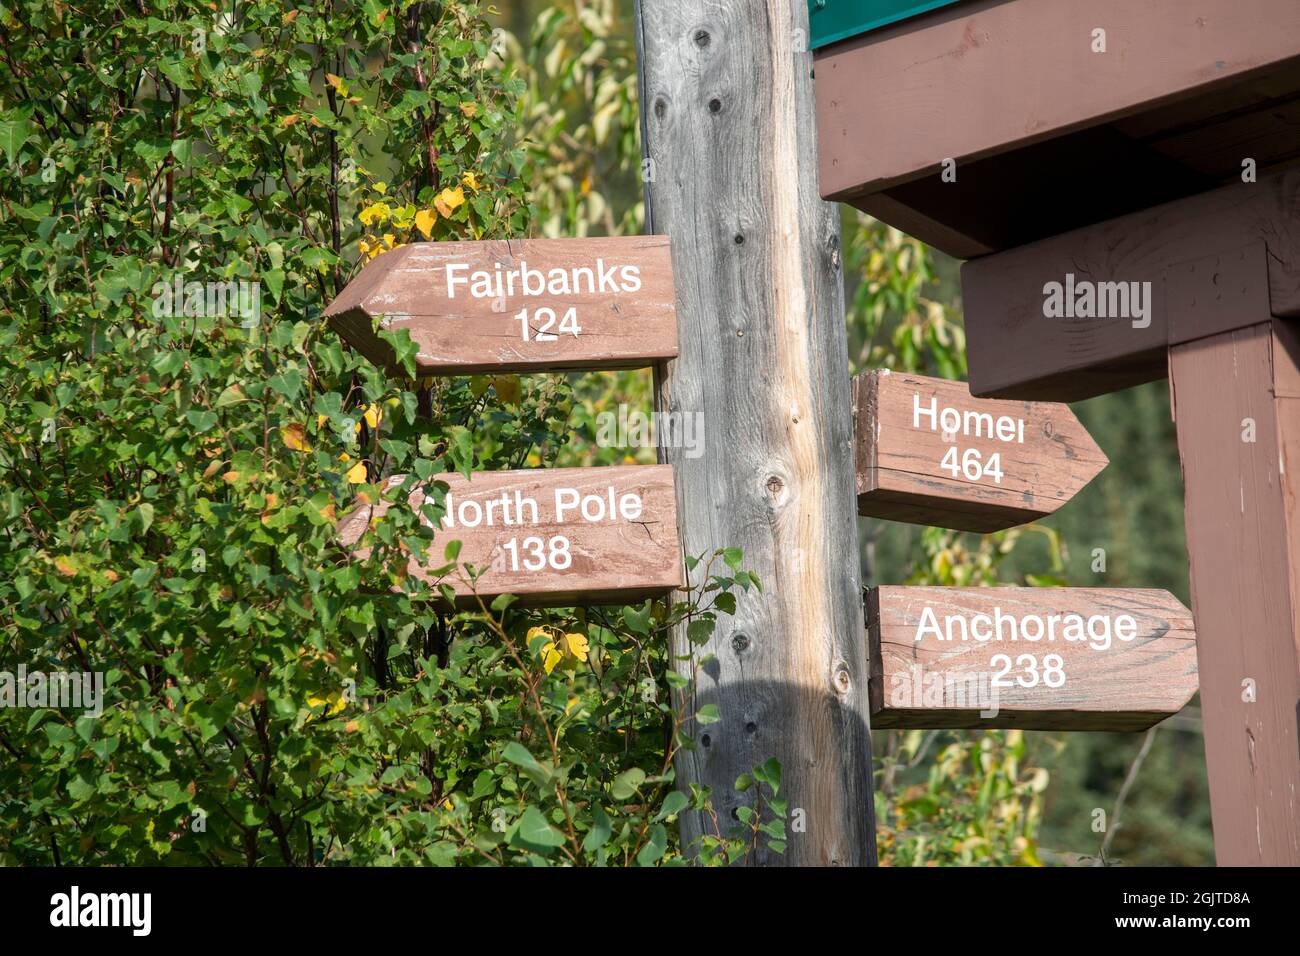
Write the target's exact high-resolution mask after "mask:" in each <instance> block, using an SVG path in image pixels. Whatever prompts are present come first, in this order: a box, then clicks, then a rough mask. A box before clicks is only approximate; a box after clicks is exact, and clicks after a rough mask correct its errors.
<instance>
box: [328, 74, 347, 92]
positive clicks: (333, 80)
mask: <svg viewBox="0 0 1300 956" xmlns="http://www.w3.org/2000/svg"><path fill="white" fill-rule="evenodd" d="M325 82H326V83H328V84H329V85H330V86H332V87H334V89H336V90H337V89H340V88H341V87H342V86H343V78H342V77H339V76H335V75H334V74H333V73H326V74H325Z"/></svg>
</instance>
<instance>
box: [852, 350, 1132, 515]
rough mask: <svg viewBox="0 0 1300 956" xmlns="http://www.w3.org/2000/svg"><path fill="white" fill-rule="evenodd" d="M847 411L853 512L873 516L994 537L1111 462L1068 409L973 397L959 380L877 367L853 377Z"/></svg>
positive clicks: (1047, 508) (1053, 505)
mask: <svg viewBox="0 0 1300 956" xmlns="http://www.w3.org/2000/svg"><path fill="white" fill-rule="evenodd" d="M853 409H854V415H855V423H856V424H855V427H854V432H855V445H856V460H857V467H856V473H857V492H858V513H859V514H861V515H867V516H869V517H873V518H884V519H886V520H890V521H907V522H911V523H913V524H925V525H936V526H938V527H941V528H953V529H956V530H958V531H976V532H981V533H988V532H991V531H1000V530H1002V529H1004V528H1010V527H1014V526H1015V525H1018V524H1025V523H1027V522H1030V521H1035V520H1037V519H1038V518H1041V517H1044V516H1045V515H1049V514H1051V513H1052V512H1054V511H1056V509H1057V508H1059V507H1060V506H1061V505H1063V504H1065V502H1067V501H1069V500H1070V499H1071V498H1073V497H1074V496H1075V495H1076V494H1078V492H1079V491H1081V490H1082V489H1083V487H1084V486H1085V485H1086V484H1087V483H1088V482H1090V481H1091V480H1092V479H1093V478H1094V477H1096V475H1097V474H1098V473H1099V472H1100V471H1101V470H1102V469H1103V468H1105V467H1106V463H1107V459H1106V456H1105V455H1104V454H1102V451H1101V449H1100V448H1098V447H1097V443H1096V442H1094V441H1093V440H1092V436H1091V435H1089V434H1088V432H1087V431H1086V430H1085V429H1084V427H1083V425H1082V424H1080V423H1079V420H1078V419H1077V418H1076V417H1075V416H1074V413H1073V412H1072V411H1070V409H1069V407H1068V406H1066V405H1059V404H1055V403H1052V402H1005V401H993V400H990V399H978V398H972V397H971V394H970V389H969V388H967V386H966V384H965V383H963V382H952V381H947V380H945V379H939V378H930V377H927V376H924V375H912V374H909V373H906V372H890V371H889V370H888V369H875V370H871V371H867V372H863V373H862V374H860V375H858V376H857V377H856V378H854V380H853ZM950 426H951V427H952V429H953V430H952V431H951V433H949V432H948V431H947V430H946V429H948V428H949V427H950ZM953 449H955V454H954V452H953ZM968 454H970V455H971V462H972V467H970V468H967V467H965V465H964V463H965V462H966V459H967V455H968ZM949 456H952V464H951V466H950V467H944V465H943V463H944V462H945V461H946V460H948V457H949ZM975 456H978V461H977V462H976V460H975ZM972 474H974V475H976V477H975V478H974V479H972V478H971V477H970V475H972Z"/></svg>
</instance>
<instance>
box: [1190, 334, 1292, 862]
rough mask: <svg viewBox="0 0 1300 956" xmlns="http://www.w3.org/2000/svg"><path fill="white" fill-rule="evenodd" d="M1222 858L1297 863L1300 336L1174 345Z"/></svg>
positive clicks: (1218, 338)
mask: <svg viewBox="0 0 1300 956" xmlns="http://www.w3.org/2000/svg"><path fill="white" fill-rule="evenodd" d="M1169 367H1170V375H1171V378H1172V394H1173V404H1174V417H1175V421H1176V422H1177V428H1178V448H1179V453H1180V456H1181V458H1182V466H1183V480H1184V484H1185V488H1186V499H1185V507H1186V520H1187V547H1188V551H1189V552H1190V555H1191V577H1192V607H1193V609H1194V613H1195V619H1196V632H1197V653H1198V658H1199V669H1200V686H1201V713H1202V715H1203V718H1204V722H1205V754H1206V761H1207V765H1208V770H1209V783H1210V804H1211V811H1212V815H1213V824H1214V845H1215V852H1216V855H1217V859H1218V863H1219V864H1220V865H1228V866H1238V865H1289V866H1296V865H1300V730H1298V728H1297V721H1300V600H1298V599H1297V595H1298V594H1300V504H1298V503H1297V494H1298V493H1300V334H1298V333H1297V331H1296V328H1295V327H1294V326H1293V325H1291V324H1289V323H1286V322H1277V321H1273V322H1264V323H1260V324H1258V325H1253V326H1250V327H1248V328H1241V329H1234V330H1231V331H1226V332H1221V333H1219V334H1217V335H1213V336H1210V337H1208V338H1203V339H1199V340H1197V341H1193V342H1188V343H1184V344H1180V345H1175V346H1174V347H1172V348H1171V349H1170V350H1169Z"/></svg>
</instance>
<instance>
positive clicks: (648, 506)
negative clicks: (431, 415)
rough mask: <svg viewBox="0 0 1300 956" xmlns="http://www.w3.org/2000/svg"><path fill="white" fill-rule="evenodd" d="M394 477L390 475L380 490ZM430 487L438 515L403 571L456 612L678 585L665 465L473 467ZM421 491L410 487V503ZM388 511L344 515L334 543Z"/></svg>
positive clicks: (598, 599)
mask: <svg viewBox="0 0 1300 956" xmlns="http://www.w3.org/2000/svg"><path fill="white" fill-rule="evenodd" d="M404 478H405V476H403V475H394V476H393V477H391V478H388V479H387V480H386V482H385V487H386V488H391V487H393V486H394V485H398V484H401V483H402V481H403V480H404ZM437 481H438V482H440V483H443V484H445V485H446V486H447V492H446V494H447V498H446V499H445V501H446V516H445V517H444V518H443V520H442V525H441V527H439V528H437V529H436V537H435V540H434V543H433V547H432V550H431V551H430V553H429V554H428V555H425V556H424V557H423V565H424V566H423V567H421V566H420V563H419V562H416V561H415V560H414V559H413V560H412V561H411V563H410V573H411V574H412V575H413V576H415V577H418V578H422V579H424V580H425V581H428V582H429V583H431V584H435V585H436V584H447V585H449V586H450V587H451V588H452V589H453V590H454V591H455V593H456V596H457V602H458V604H459V605H460V606H463V607H470V608H477V607H478V599H479V598H482V599H483V602H484V603H485V604H488V603H491V601H492V599H493V598H494V597H496V596H497V595H499V594H513V595H516V596H517V597H518V598H519V603H520V604H521V605H523V606H538V605H550V606H569V605H573V604H611V603H627V602H632V601H639V600H642V599H644V598H647V597H658V596H660V595H663V594H666V593H667V592H669V591H671V590H673V589H674V588H679V587H681V586H682V585H683V584H684V583H685V582H684V581H683V579H682V572H683V566H682V555H681V546H680V544H679V541H678V535H677V499H676V495H675V494H674V492H673V470H672V466H670V465H632V466H619V467H613V468H547V469H536V470H525V471H483V472H475V473H474V474H473V475H472V476H471V477H470V478H469V479H468V480H467V479H466V478H465V477H464V476H462V475H458V474H445V475H440V476H438V478H437ZM431 493H432V490H431V489H428V488H426V487H423V486H421V487H416V488H415V489H414V490H412V491H411V493H410V495H409V498H408V500H409V503H410V505H411V507H413V508H416V509H419V508H420V507H422V506H423V505H424V503H425V501H426V499H427V497H428V496H429V495H430V494H431ZM388 509H389V503H388V502H387V501H383V500H380V501H378V502H376V503H375V504H372V505H362V506H361V507H359V508H357V509H355V510H354V511H352V512H351V513H350V514H348V515H347V516H345V517H344V518H343V519H342V520H341V521H340V522H339V525H338V533H339V538H340V540H341V541H342V543H343V544H344V545H345V546H347V547H353V546H355V545H357V544H358V542H359V541H360V540H361V537H362V535H363V534H364V533H365V531H366V528H367V526H368V525H370V524H371V523H373V522H377V521H381V520H383V517H384V514H385V513H386V512H387V511H388ZM451 541H460V542H461V548H460V553H459V554H458V555H457V556H456V559H455V561H454V562H448V561H447V560H446V559H445V558H444V554H445V549H446V546H447V544H448V543H449V542H451ZM354 553H356V554H357V555H358V556H364V555H365V554H367V553H368V549H365V548H356V550H355V552H354ZM467 566H468V567H467ZM471 569H472V570H471ZM431 571H443V573H441V574H433V573H431ZM476 595H477V597H476Z"/></svg>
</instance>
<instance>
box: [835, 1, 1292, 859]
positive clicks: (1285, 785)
mask: <svg viewBox="0 0 1300 956" xmlns="http://www.w3.org/2000/svg"><path fill="white" fill-rule="evenodd" d="M816 76H817V81H816V87H817V104H818V124H819V129H818V141H819V146H820V167H819V172H820V185H821V190H822V193H823V195H824V196H826V197H828V198H835V199H840V200H844V201H847V202H851V203H852V204H854V205H856V206H858V207H859V208H861V209H864V210H866V211H867V212H869V213H872V214H873V215H876V216H877V217H879V218H881V219H882V220H884V221H886V222H888V223H890V224H891V225H894V226H896V227H898V228H900V229H902V230H904V231H906V232H909V233H911V234H912V235H915V236H917V237H919V238H921V239H923V240H925V241H927V242H928V243H930V244H931V245H934V246H936V247H938V248H940V249H942V250H944V251H946V252H948V253H950V254H952V255H954V256H958V257H960V258H967V259H970V260H971V261H969V262H967V263H966V264H965V265H964V266H963V269H962V287H963V299H964V309H965V320H966V329H967V341H968V343H969V350H968V360H969V369H970V390H971V393H972V394H973V395H976V396H980V397H988V398H999V399H1017V400H1042V401H1058V402H1060V401H1074V400H1077V399H1082V398H1087V397H1090V396H1093V395H1099V394H1103V393H1106V392H1111V391H1115V390H1118V389H1122V388H1126V387H1129V386H1131V385H1136V384H1139V383H1142V382H1148V381H1152V380H1155V379H1159V378H1161V377H1164V376H1166V375H1168V376H1170V379H1171V383H1170V385H1171V394H1172V397H1173V407H1174V414H1175V418H1176V421H1177V429H1178V441H1179V450H1180V454H1181V456H1182V463H1183V474H1184V481H1185V485H1186V524H1187V537H1188V549H1189V552H1190V556H1191V579H1192V605H1193V609H1194V612H1195V619H1196V634H1197V653H1198V658H1199V673H1200V687H1201V707H1202V713H1203V716H1204V724H1205V743H1206V755H1207V761H1208V769H1209V778H1210V795H1211V804H1212V812H1213V823H1214V834H1215V847H1216V854H1217V858H1218V862H1219V863H1221V864H1229V865H1231V864H1290V865H1300V580H1297V579H1298V578H1300V515H1297V514H1296V508H1297V506H1296V501H1297V499H1298V498H1300V487H1298V486H1297V484H1296V481H1297V477H1296V476H1297V473H1298V472H1300V444H1298V442H1300V424H1297V421H1296V408H1295V407H1294V405H1295V399H1296V398H1300V374H1297V368H1298V367H1300V344H1298V342H1297V333H1296V331H1295V329H1294V327H1293V326H1292V324H1291V323H1290V322H1289V321H1287V320H1291V319H1295V318H1297V317H1300V171H1297V170H1296V169H1295V168H1294V167H1295V166H1296V164H1297V161H1298V160H1300V4H1297V3H1295V2H1294V0H1180V2H1176V3H1175V2H1171V3H1151V2H1142V3H1136V2H1131V0H1092V2H1089V3H1078V2H1076V0H968V2H960V3H955V4H951V5H948V6H945V7H942V8H941V9H938V10H934V11H931V12H929V13H925V14H922V15H920V16H916V17H913V18H910V19H906V20H902V21H900V22H897V23H894V24H892V25H890V26H887V27H885V28H883V29H879V30H873V31H870V32H867V33H864V34H862V35H861V36H857V37H854V38H851V39H846V40H842V41H840V42H837V43H834V44H832V45H829V46H826V47H825V48H824V49H821V50H819V51H818V53H817V57H816Z"/></svg>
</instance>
